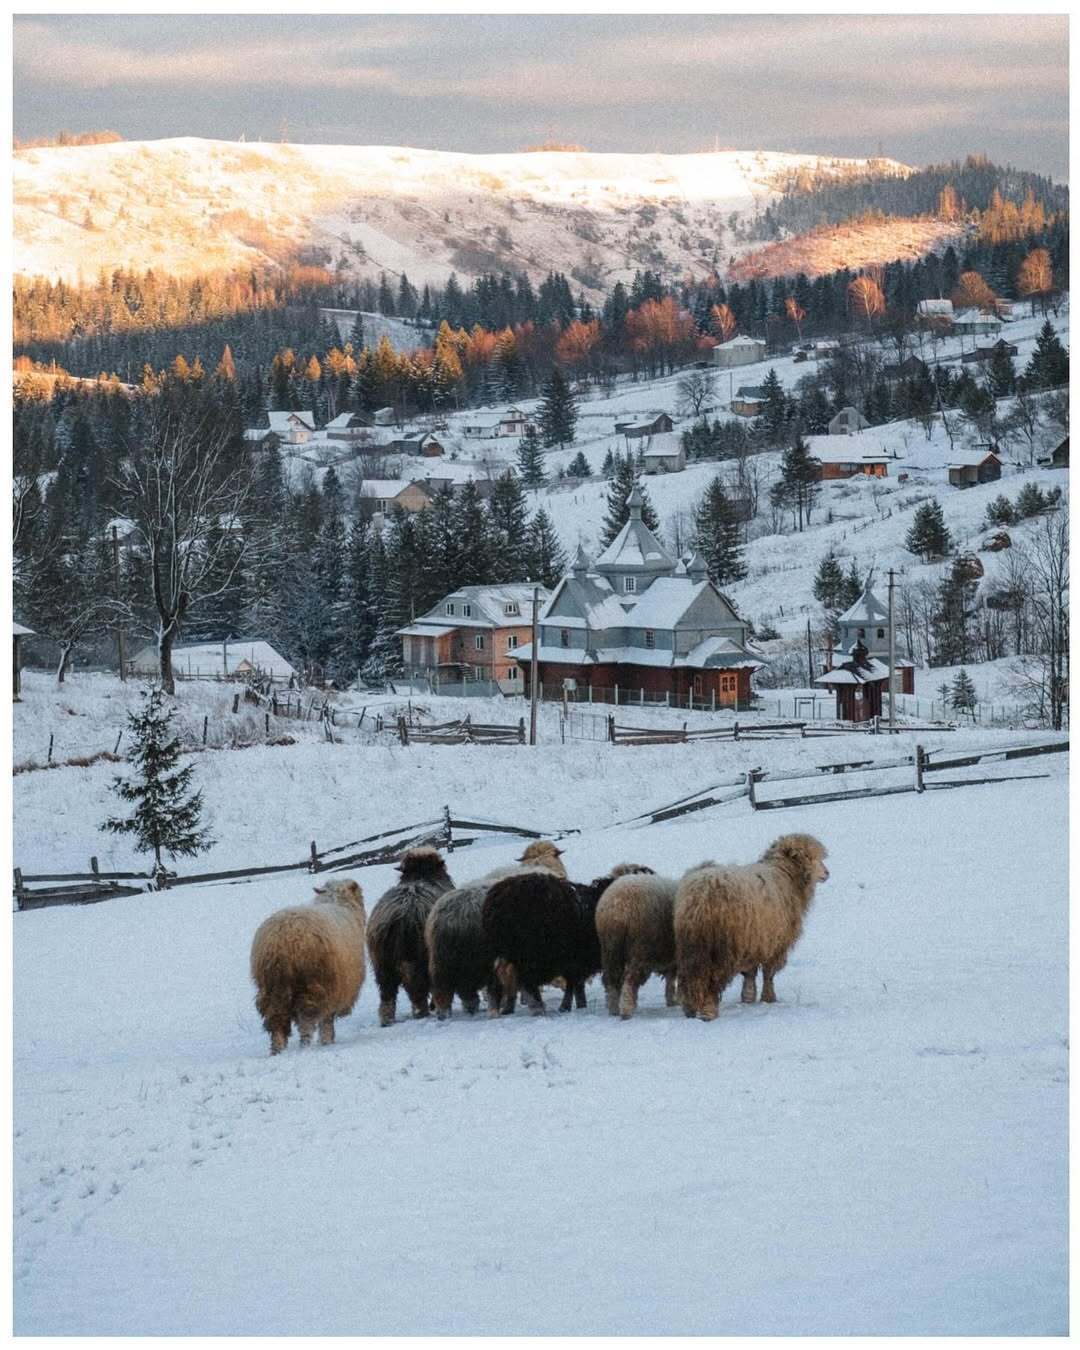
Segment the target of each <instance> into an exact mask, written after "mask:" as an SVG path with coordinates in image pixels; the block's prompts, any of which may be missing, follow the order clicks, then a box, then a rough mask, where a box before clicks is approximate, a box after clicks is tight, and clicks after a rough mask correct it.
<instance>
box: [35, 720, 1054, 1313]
mask: <svg viewBox="0 0 1080 1350" xmlns="http://www.w3.org/2000/svg"><path fill="white" fill-rule="evenodd" d="M1006 737H1007V741H1008V743H1010V744H1011V743H1013V741H1014V740H1015V739H1016V733H1007V734H1006ZM870 739H871V741H872V743H873V753H874V754H875V755H884V754H886V753H894V752H895V751H896V750H897V749H898V748H899V747H898V746H897V743H896V741H885V740H884V739H882V740H878V739H877V738H870ZM899 739H901V740H902V741H903V742H904V744H905V745H906V744H907V738H899ZM924 739H925V738H924ZM940 742H941V743H942V744H949V745H950V746H956V747H957V748H959V747H961V746H962V745H974V744H979V745H987V744H994V745H998V744H1004V743H1006V738H1005V737H1003V735H1002V734H1001V733H998V734H997V736H996V737H995V736H994V735H992V734H990V733H977V732H970V731H969V732H956V733H953V735H952V737H951V738H946V737H944V736H942V737H941V738H940ZM866 744H867V742H866V741H865V740H864V739H863V738H860V739H859V750H860V753H862V751H863V750H864V749H865V747H866ZM850 749H851V740H850V738H837V740H836V741H828V740H823V741H815V742H805V743H780V742H761V743H756V744H753V745H751V746H746V745H744V744H740V745H737V746H736V745H723V746H718V745H714V746H711V747H710V746H702V745H696V746H691V747H653V748H635V749H629V748H624V747H608V746H604V745H589V744H580V743H579V744H573V745H567V746H565V747H562V746H559V745H545V746H541V747H539V748H538V749H537V750H535V751H528V750H518V749H505V750H504V749H499V748H494V747H476V748H472V749H452V748H442V747H410V748H409V749H408V750H403V749H389V748H388V749H382V748H376V749H360V748H356V747H348V746H344V747H331V746H328V745H322V746H317V745H302V746H297V747H294V748H292V749H288V748H281V749H276V750H273V749H266V750H251V751H245V752H244V753H243V754H242V755H236V754H229V753H218V754H214V755H205V756H201V757H200V759H199V773H200V782H201V783H202V785H203V786H204V788H205V790H206V796H207V806H208V813H209V816H210V820H211V823H212V825H213V826H214V828H215V832H216V833H217V834H218V835H219V837H220V838H221V839H222V840H224V841H226V842H223V843H221V844H219V845H218V847H217V848H215V850H214V851H213V853H212V854H211V855H210V858H211V860H212V861H214V862H218V863H220V864H222V865H226V860H227V859H230V858H238V859H239V860H240V862H250V861H252V859H251V853H252V850H253V849H259V850H261V858H260V860H261V861H265V860H269V859H270V856H271V855H272V856H273V859H276V858H277V856H278V854H279V853H283V854H286V855H287V854H289V853H290V850H291V849H292V847H293V845H294V844H296V845H297V846H299V847H300V849H301V852H302V851H303V848H304V847H305V846H306V841H307V840H308V839H309V838H310V837H311V831H312V829H316V830H317V831H318V833H319V834H320V836H322V835H325V837H326V841H327V842H338V839H337V836H338V835H340V842H344V840H345V839H348V838H355V837H358V836H359V835H361V834H366V833H372V832H374V831H375V830H376V829H378V828H379V827H380V826H383V825H384V824H400V823H404V822H407V821H409V820H416V819H423V818H425V817H426V816H427V815H428V814H429V813H430V814H435V813H437V808H439V807H441V804H442V803H443V802H445V801H447V800H449V801H451V802H452V803H454V805H455V806H456V807H457V808H458V809H461V810H469V811H481V812H483V813H484V814H486V815H488V816H489V817H494V818H496V819H502V820H511V821H515V822H518V823H525V824H527V823H530V822H532V823H535V824H537V825H538V826H539V827H542V828H555V827H559V826H563V827H566V826H571V825H573V826H575V827H578V828H581V830H582V833H581V834H580V835H576V836H574V835H572V836H569V837H568V838H567V840H566V841H565V843H564V847H565V849H566V861H567V863H568V865H569V869H570V873H571V875H572V876H574V877H580V878H587V877H592V876H594V875H597V874H599V873H600V872H602V871H603V870H604V869H606V868H607V867H608V866H610V865H611V864H612V863H614V862H616V861H619V860H622V859H628V858H629V859H636V860H640V861H643V862H646V863H649V864H650V865H652V866H653V867H655V868H657V869H661V870H664V871H667V872H677V871H679V870H680V869H682V868H684V867H685V866H687V865H689V864H691V863H694V862H697V861H699V860H700V859H701V858H703V857H720V858H724V859H730V860H743V859H749V858H751V857H753V856H756V854H757V853H758V852H759V851H760V850H761V849H762V848H763V847H764V846H765V845H766V844H767V843H768V841H769V840H770V839H771V838H773V837H774V836H775V835H777V834H779V833H783V832H786V831H790V830H807V831H811V832H813V833H815V834H817V835H819V836H820V837H821V838H822V839H823V840H824V841H825V843H826V844H827V845H828V847H829V850H830V858H829V865H830V868H831V872H832V876H831V879H830V881H829V882H828V883H827V884H826V885H825V886H823V887H822V888H821V890H820V892H819V895H818V898H817V900H816V902H815V906H814V909H813V910H812V912H811V914H810V917H809V920H808V924H807V930H806V934H805V936H804V938H803V940H802V942H801V944H800V945H799V946H798V947H797V948H796V950H795V952H794V955H793V958H792V960H791V962H790V964H789V966H788V968H787V969H786V970H785V971H784V972H783V974H782V975H781V976H780V977H779V979H778V993H779V997H780V1000H781V1001H780V1003H778V1004H777V1005H775V1006H771V1007H767V1006H764V1005H757V1006H752V1007H748V1006H742V1005H740V1004H738V1003H737V1002H736V1003H732V1002H731V1001H730V999H731V996H730V994H729V996H728V1000H727V1001H726V1002H725V1004H724V1006H723V1009H722V1012H721V1016H720V1019H719V1021H718V1022H716V1023H714V1024H712V1025H706V1024H703V1023H700V1022H693V1021H687V1020H685V1019H684V1018H683V1016H682V1014H681V1012H679V1011H678V1010H669V1009H666V1008H664V1006H663V997H662V990H661V988H659V987H658V984H657V982H656V981H653V982H651V983H650V984H649V985H648V986H647V987H646V990H645V991H644V1006H643V1010H642V1012H641V1013H640V1014H639V1016H638V1017H637V1019H636V1020H634V1021H633V1022H631V1023H627V1024H624V1023H621V1022H618V1021H616V1020H612V1019H610V1018H608V1017H607V1016H606V1014H605V1013H604V1012H603V1006H602V1005H603V1000H602V995H601V992H600V990H599V988H598V987H597V985H596V984H595V983H594V984H593V985H591V986H590V990H589V1007H588V1009H587V1010H586V1011H585V1012H582V1013H575V1014H571V1015H569V1016H567V1017H560V1016H559V1015H557V1014H556V1013H554V1011H551V1012H549V1015H548V1016H546V1017H545V1018H543V1019H542V1020H535V1019H532V1018H528V1017H526V1016H524V1015H523V1014H520V1015H518V1016H516V1017H514V1018H512V1019H503V1020H501V1021H498V1022H491V1021H488V1020H487V1019H486V1018H483V1017H481V1018H479V1019H477V1020H475V1021H470V1020H469V1019H468V1018H466V1017H464V1016H462V1015H460V1014H455V1016H454V1018H453V1020H452V1021H451V1022H450V1023H449V1024H438V1023H436V1022H435V1021H434V1020H428V1021H424V1022H419V1023H415V1022H406V1023H402V1024H399V1025H397V1026H395V1027H393V1028H388V1029H385V1030H381V1029H379V1028H378V1026H377V1022H376V1016H375V998H374V995H373V991H372V990H371V988H370V987H369V988H368V989H366V990H365V992H364V994H363V997H362V999H361V1001H360V1003H359V1005H358V1006H357V1008H356V1010H355V1011H354V1013H353V1015H352V1016H351V1017H350V1018H348V1019H346V1020H345V1021H343V1022H342V1024H341V1025H340V1027H339V1038H338V1043H337V1045H336V1046H334V1047H333V1048H329V1049H314V1050H311V1051H307V1052H301V1051H300V1050H299V1049H298V1048H296V1047H295V1044H294V1046H293V1047H291V1048H290V1049H289V1050H288V1051H287V1052H286V1054H284V1055H283V1056H281V1057H279V1058H277V1059H273V1060H271V1059H270V1058H269V1057H268V1056H267V1044H266V1037H265V1033H264V1032H263V1031H262V1029H261V1027H260V1025H259V1023H258V1018H257V1016H256V1014H255V1011H254V1008H253V1006H252V990H251V987H250V985H249V982H248V976H247V965H246V963H247V951H248V946H249V943H250V938H251V934H252V933H253V931H254V929H255V927H256V926H257V924H258V923H259V922H260V921H261V919H262V918H263V917H265V915H266V914H267V913H269V912H271V911H272V910H273V909H275V908H276V907H278V906H280V905H282V904H285V903H289V902H293V901H296V900H297V899H298V898H301V897H302V896H304V895H305V894H306V893H307V892H308V889H309V885H310V879H308V878H304V877H303V876H302V875H295V874H294V875H292V876H291V877H289V876H286V877H284V878H277V879H268V880H264V881H261V882H258V883H255V884H250V885H233V886H223V885H216V886H204V887H199V888H188V889H184V890H181V891H177V892H172V893H166V894H163V895H155V894H145V895H140V896H137V897H133V898H130V899H122V900H115V901H111V902H107V903H104V904H100V905H96V906H89V907H85V908H65V909H57V910H51V911H38V912H30V913H25V914H19V915H16V916H15V920H14V930H15V931H14V954H15V1141H14V1156H15V1258H14V1278H15V1330H16V1332H17V1333H24V1334H65V1333H67V1334H85V1333H101V1334H109V1333H112V1334H170V1333H172V1334H199V1333H220V1334H232V1333H236V1334H241V1333H248V1334H274V1333H280V1334H287V1333H292V1334H309V1335H310V1334H346V1333H354V1334H360V1333H371V1334H374V1333H384V1334H404V1333H414V1334H434V1333H457V1334H470V1333H471V1334H485V1333H486V1334H503V1335H507V1334H543V1333H552V1334H556V1333H565V1334H570V1333H579V1334H598V1333H604V1332H610V1333H625V1334H638V1335H640V1334H674V1333H684V1334H706V1333H821V1334H829V1333H836V1334H847V1333H856V1332H866V1333H882V1334H884V1333H892V1334H929V1333H941V1334H954V1333H955V1334H989V1333H996V1334H1038V1333H1043V1334H1064V1332H1065V1330H1066V1326H1067V1320H1066V1319H1067V1312H1066V1308H1067V1304H1066V1222H1067V1221H1066V1065H1067V1058H1066V1054H1067V1051H1066V1032H1067V1019H1066V1007H1067V1003H1066V965H1065V962H1066V957H1065V952H1066V937H1067V910H1066V846H1065V838H1066V833H1065V831H1066V792H1065V786H1066V779H1065V776H1064V774H1065V765H1064V759H1065V757H1064V756H1061V757H1057V756H1052V757H1049V758H1048V759H1045V760H1040V761H1028V762H1021V763H1020V764H1019V765H1016V764H1010V765H1004V766H1000V768H999V771H1000V772H1001V773H1017V774H1024V775H1027V774H1031V773H1047V774H1049V775H1050V776H1049V777H1045V778H1042V777H1037V778H1034V779H1032V780H1030V781H1027V782H1006V783H1000V784H993V785H990V786H973V787H968V788H964V789H962V790H958V791H929V792H927V793H926V794H925V795H924V796H921V797H916V796H914V795H911V796H901V797H894V798H885V799H878V800H870V801H866V802H860V803H857V804H854V805H852V804H827V805H826V804H822V805H818V806H808V807H803V808H796V809H791V810H787V811H782V812H775V813H773V814H772V815H771V816H770V815H768V814H766V813H758V814H752V813H750V812H749V810H748V809H747V806H746V803H745V802H739V803H736V804H734V805H733V806H730V807H725V808H720V809H718V810H713V811H707V812H704V813H702V814H701V815H699V816H691V817H687V818H685V819H684V820H681V821H679V820H676V821H672V822H668V823H666V824H663V825H659V826H654V827H650V828H640V827H638V828H627V827H623V828H603V827H604V826H607V825H609V823H610V822H611V821H615V820H618V819H625V818H626V817H627V816H629V815H631V814H633V813H634V812H635V811H638V810H641V809H643V808H644V807H646V806H651V805H657V804H659V802H661V801H668V800H671V799H672V798H674V797H676V796H678V795H679V794H680V793H681V792H684V791H692V790H693V789H694V788H695V787H698V786H702V785H704V784H705V783H708V782H710V781H713V780H714V779H716V778H719V777H723V776H725V775H727V774H728V773H729V772H730V771H732V770H736V769H738V768H744V767H748V766H749V764H750V763H751V762H754V763H758V764H764V765H766V766H772V767H775V766H779V765H782V764H790V763H805V762H807V761H811V762H823V761H824V760H825V759H826V758H843V757H845V755H846V754H847V753H848V752H849V751H850ZM524 757H528V759H529V764H530V770H531V771H530V772H524V773H523V772H522V768H523V758H524ZM110 772H111V770H110V767H109V766H97V767H94V768H90V769H67V770H61V771H57V772H55V773H49V774H24V775H20V776H19V777H18V778H17V779H16V780H15V805H16V828H17V839H16V856H17V858H18V859H19V860H20V861H22V864H23V866H24V867H28V866H31V865H33V866H37V865H39V864H43V863H44V862H45V860H46V859H49V860H50V861H51V862H52V864H53V865H54V866H59V865H60V864H61V863H64V862H67V861H69V860H70V861H71V862H72V863H74V864H78V865H85V859H84V854H85V853H86V852H87V849H88V847H89V846H90V843H91V841H92V840H93V839H94V827H95V825H96V823H97V821H98V819H99V817H100V816H101V814H103V813H104V810H105V809H106V800H107V794H106V792H105V786H106V782H107V779H108V777H109V774H110ZM878 777H879V778H883V777H885V775H878ZM848 781H849V780H848V779H846V778H845V780H844V782H845V784H846V783H847V782H848ZM833 784H835V780H830V786H831V785H833ZM109 806H110V808H111V802H110V803H109ZM1002 821H1007V822H1008V826H1009V828H1008V829H1001V828H998V824H1000V822H1002ZM1017 839H1023V840H1024V841H1025V847H1024V848H1023V849H1018V848H1017V847H1016V840H1017ZM96 847H97V850H98V851H99V852H100V853H101V855H102V857H103V865H105V863H104V859H105V857H106V856H107V855H108V856H110V857H112V859H113V860H114V861H119V860H120V859H121V858H122V857H123V858H126V859H128V860H130V855H129V854H127V853H126V849H127V844H126V842H125V843H123V844H122V845H121V846H120V847H119V848H117V847H115V846H114V845H113V843H112V842H111V841H110V842H109V843H108V844H106V841H105V839H104V837H103V836H101V837H99V838H98V842H97V845H96ZM110 849H112V853H111V854H110ZM519 849H520V844H508V843H506V842H505V841H504V842H502V843H499V844H497V845H496V846H493V847H490V848H485V849H482V850H480V849H476V850H466V851H464V852H461V853H455V854H453V855H452V857H451V863H450V865H451V870H452V872H453V874H454V876H455V877H456V878H459V879H463V878H467V877H469V876H472V875H475V874H477V873H479V872H480V871H482V870H486V868H487V867H489V866H491V865H493V864H496V863H501V862H504V861H506V860H507V859H508V858H510V857H511V856H513V855H515V854H516V853H517V852H518V851H519ZM392 875H393V873H392V871H391V869H389V868H386V867H382V868H373V869H369V870H367V871H366V872H364V873H362V875H361V878H360V879H361V880H362V884H363V886H364V889H365V892H366V895H367V897H368V901H369V905H370V903H372V902H373V901H374V899H375V898H377V897H378V895H379V894H380V893H381V892H382V890H383V889H384V888H385V887H386V886H387V885H389V884H390V882H391V879H392ZM552 1004H553V1000H551V999H549V1007H551V1006H552Z"/></svg>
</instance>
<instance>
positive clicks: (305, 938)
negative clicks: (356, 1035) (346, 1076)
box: [251, 879, 365, 1055]
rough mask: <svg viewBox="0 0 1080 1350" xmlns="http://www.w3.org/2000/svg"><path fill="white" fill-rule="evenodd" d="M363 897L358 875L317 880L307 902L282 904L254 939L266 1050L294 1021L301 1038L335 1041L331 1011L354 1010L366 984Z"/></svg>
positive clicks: (280, 1044) (278, 1043) (279, 1045)
mask: <svg viewBox="0 0 1080 1350" xmlns="http://www.w3.org/2000/svg"><path fill="white" fill-rule="evenodd" d="M364 924H365V915H364V896H363V892H362V891H361V890H360V887H359V886H358V885H357V883H356V882H355V881H352V880H342V879H336V880H333V881H327V882H326V883H325V884H324V885H322V886H316V887H315V899H314V901H313V902H312V903H311V904H310V905H297V906H295V907H293V908H291V909H279V910H278V911H277V913H276V914H271V915H270V917H269V918H268V919H265V920H264V921H263V922H262V923H261V924H260V925H259V927H258V929H257V930H256V932H255V937H254V938H253V939H252V943H251V978H252V979H253V980H254V981H255V984H256V987H257V992H256V995H255V1007H256V1008H257V1009H258V1011H259V1014H260V1015H261V1017H262V1019H263V1026H264V1027H265V1028H266V1030H267V1031H268V1032H269V1033H270V1053H271V1054H272V1055H276V1054H278V1053H279V1052H280V1051H282V1050H284V1049H285V1046H286V1045H287V1044H288V1041H289V1032H290V1030H291V1028H292V1024H293V1023H294V1022H295V1023H296V1025H297V1029H298V1030H299V1032H300V1044H301V1045H310V1043H311V1035H312V1032H313V1031H314V1029H315V1027H316V1026H318V1028H319V1043H320V1044H321V1045H330V1044H332V1042H333V1040H334V1018H335V1017H344V1016H345V1015H346V1014H347V1013H350V1012H352V1009H353V1005H354V1004H355V1002H356V1000H357V997H358V996H359V993H360V986H361V985H362V984H363V983H364V974H365V962H364Z"/></svg>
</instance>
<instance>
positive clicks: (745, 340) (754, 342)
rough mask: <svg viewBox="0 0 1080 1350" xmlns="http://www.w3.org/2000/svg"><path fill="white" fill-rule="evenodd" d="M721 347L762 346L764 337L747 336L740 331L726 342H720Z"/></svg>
mask: <svg viewBox="0 0 1080 1350" xmlns="http://www.w3.org/2000/svg"><path fill="white" fill-rule="evenodd" d="M720 345H721V346H722V347H764V346H765V339H764V338H756V337H747V336H746V334H745V333H740V334H739V336H738V337H733V338H731V339H730V341H728V342H722V343H721V344H720Z"/></svg>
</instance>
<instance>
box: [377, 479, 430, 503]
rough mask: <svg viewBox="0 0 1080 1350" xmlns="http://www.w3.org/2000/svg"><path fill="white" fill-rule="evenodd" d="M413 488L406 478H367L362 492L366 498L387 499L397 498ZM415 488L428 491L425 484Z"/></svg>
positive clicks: (417, 484) (418, 484)
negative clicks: (407, 489)
mask: <svg viewBox="0 0 1080 1350" xmlns="http://www.w3.org/2000/svg"><path fill="white" fill-rule="evenodd" d="M413 486H414V484H412V483H410V482H407V481H406V480H405V479H404V478H365V479H364V485H363V487H362V488H361V489H360V492H361V495H362V496H364V497H377V498H380V499H387V498H390V497H396V496H397V495H398V494H399V493H401V492H404V491H405V489H406V488H407V487H413ZM415 486H416V487H418V488H422V489H423V490H424V491H425V492H426V491H427V488H426V486H425V485H424V484H423V483H416V484H415Z"/></svg>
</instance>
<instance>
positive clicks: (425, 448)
mask: <svg viewBox="0 0 1080 1350" xmlns="http://www.w3.org/2000/svg"><path fill="white" fill-rule="evenodd" d="M386 449H387V450H388V451H389V452H390V453H391V454H394V455H413V456H415V457H416V458H423V459H435V458H437V457H438V456H439V455H443V454H445V453H446V451H445V450H444V449H443V447H442V443H441V442H440V441H439V439H438V437H436V436H435V434H434V432H431V431H417V430H415V429H411V430H406V431H404V432H402V433H401V434H400V435H399V436H395V437H394V439H393V440H392V441H390V442H388V444H387V446H386Z"/></svg>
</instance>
